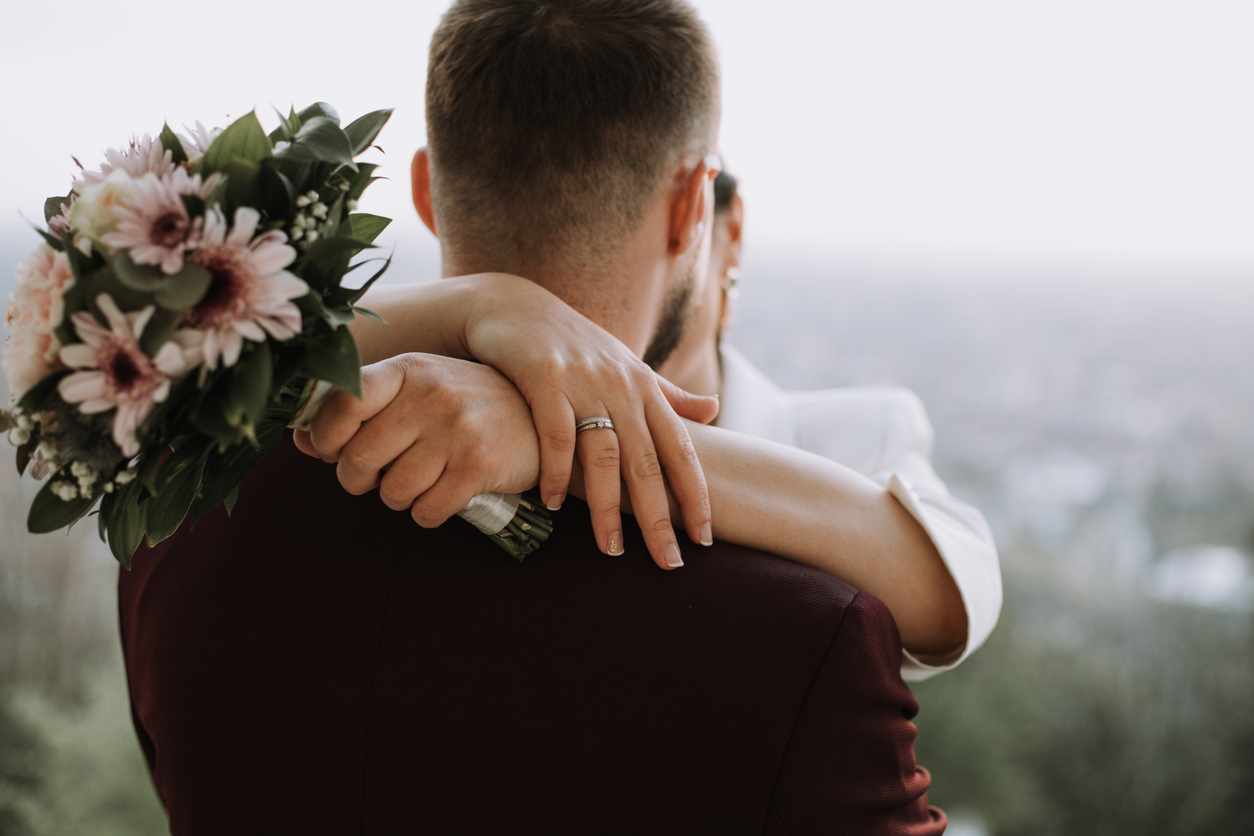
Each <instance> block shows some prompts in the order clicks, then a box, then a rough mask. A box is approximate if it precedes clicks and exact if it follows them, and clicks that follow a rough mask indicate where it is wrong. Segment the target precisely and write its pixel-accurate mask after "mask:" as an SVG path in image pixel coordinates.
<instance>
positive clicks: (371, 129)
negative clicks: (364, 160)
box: [344, 108, 392, 156]
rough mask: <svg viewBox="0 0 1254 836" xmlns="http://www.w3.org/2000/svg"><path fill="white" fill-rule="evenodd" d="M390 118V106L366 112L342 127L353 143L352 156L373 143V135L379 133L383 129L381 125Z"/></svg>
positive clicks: (375, 135)
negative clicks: (385, 108)
mask: <svg viewBox="0 0 1254 836" xmlns="http://www.w3.org/2000/svg"><path fill="white" fill-rule="evenodd" d="M390 118H392V110H391V108H389V109H387V110H376V111H374V112H373V113H367V114H366V115H365V116H362V117H361V118H360V119H354V120H353V121H352V122H350V123H349V125H348V127H347V128H345V129H344V133H346V134H348V138H349V141H351V142H352V143H353V155H354V156H356V155H357V154H360V153H361V152H362V151H365V150H366V149H367V148H369V147H370V146H371V145H372V144H373V143H374V140H375V137H377V136H378V135H379V131H381V130H383V126H384V125H386V124H387V122H388V119H390Z"/></svg>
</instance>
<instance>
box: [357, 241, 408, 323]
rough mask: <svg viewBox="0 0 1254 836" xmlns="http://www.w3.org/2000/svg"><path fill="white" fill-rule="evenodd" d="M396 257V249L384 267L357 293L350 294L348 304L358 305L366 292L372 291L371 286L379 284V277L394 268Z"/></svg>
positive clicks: (358, 289)
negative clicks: (393, 263) (393, 259)
mask: <svg viewBox="0 0 1254 836" xmlns="http://www.w3.org/2000/svg"><path fill="white" fill-rule="evenodd" d="M394 255H396V250H395V249H394V250H393V251H392V252H391V253H390V254H389V255H388V258H387V261H385V262H383V266H382V267H380V268H379V269H378V271H377V272H376V273H375V274H374V275H373V276H371V277H370V278H368V279H366V283H365V284H363V285H362V286H361V287H359V288H357V289H356V290H355V291H353V292H352V293H350V294H349V296H348V303H349V304H350V305H356V304H357V302H358V301H359V300H360V299H361V297H363V296H365V295H366V291H367V290H369V289H370V286H371V285H372V284H374V283H375V282H377V281H378V280H379V277H380V276H382V275H383V274H384V273H386V272H387V269H388V268H389V267H391V266H392V256H394ZM380 321H382V320H380Z"/></svg>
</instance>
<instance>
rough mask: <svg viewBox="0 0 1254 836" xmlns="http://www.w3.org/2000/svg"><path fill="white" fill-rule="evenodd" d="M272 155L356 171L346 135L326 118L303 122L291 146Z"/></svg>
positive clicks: (315, 117)
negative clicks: (328, 164) (340, 166)
mask: <svg viewBox="0 0 1254 836" xmlns="http://www.w3.org/2000/svg"><path fill="white" fill-rule="evenodd" d="M275 156H278V157H280V158H282V159H285V160H297V161H300V162H319V163H332V164H335V165H342V166H347V167H348V168H350V169H353V170H354V171H355V170H357V166H356V164H355V163H353V146H352V143H351V142H349V139H348V135H347V134H345V133H344V131H342V130H340V126H339V123H338V122H336V121H334V120H332V119H330V118H328V117H326V116H314V117H312V118H310V119H307V120H303V124H302V125H301V126H300V130H299V131H297V132H296V136H294V137H292V142H291V144H290V145H288V146H287V147H286V148H284V149H283V150H282V151H280V152H279V153H277V154H276V155H275Z"/></svg>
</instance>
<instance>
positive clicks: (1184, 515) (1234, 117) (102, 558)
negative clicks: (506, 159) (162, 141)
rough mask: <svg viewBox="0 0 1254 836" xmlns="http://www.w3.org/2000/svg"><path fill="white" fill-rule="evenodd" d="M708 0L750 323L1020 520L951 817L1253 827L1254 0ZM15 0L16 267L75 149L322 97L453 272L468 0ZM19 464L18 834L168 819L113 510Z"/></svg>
mask: <svg viewBox="0 0 1254 836" xmlns="http://www.w3.org/2000/svg"><path fill="white" fill-rule="evenodd" d="M694 2H695V5H697V6H698V8H699V9H700V11H701V13H702V15H703V16H704V17H705V18H706V19H707V21H708V22H709V24H710V27H711V29H712V31H713V33H714V36H715V39H716V40H717V42H718V44H719V48H720V53H721V58H722V63H723V70H724V73H723V75H724V112H723V123H722V140H721V143H722V147H721V149H720V150H721V151H722V153H723V154H724V157H725V159H726V160H727V162H728V163H729V165H730V167H731V170H732V171H733V172H734V173H735V174H736V175H737V176H738V177H739V178H740V179H741V183H742V186H743V189H742V191H743V194H744V195H745V199H746V201H747V206H748V209H747V215H748V222H747V227H746V230H747V231H746V236H747V247H748V249H747V256H746V263H745V269H744V273H745V281H744V284H743V288H744V290H743V294H742V296H741V298H740V304H739V314H738V320H739V321H738V324H737V325H736V326H735V327H734V328H733V330H732V334H731V339H732V341H733V342H735V343H736V344H737V345H739V346H740V347H741V348H742V349H743V350H744V351H745V353H746V354H747V355H748V356H749V357H750V358H751V359H753V360H754V361H756V362H758V363H759V364H760V365H761V367H762V368H763V369H764V370H765V371H767V372H768V373H769V374H770V375H771V376H772V377H774V378H775V379H776V380H777V381H779V382H780V383H781V384H782V385H784V386H785V387H788V388H816V387H828V386H846V385H861V384H871V383H874V384H896V385H904V386H908V387H910V388H912V389H914V390H916V391H917V392H918V393H919V394H920V395H921V396H922V398H923V400H924V403H925V404H926V405H927V407H928V409H929V413H930V415H931V418H932V422H933V424H934V426H935V429H936V434H937V444H936V465H937V469H938V470H939V471H940V473H941V475H942V476H943V477H945V478H946V479H947V480H948V482H949V484H950V486H951V488H952V489H953V490H954V492H955V493H957V494H959V495H960V496H962V497H964V498H966V499H968V500H969V501H971V502H972V503H974V504H975V505H976V506H977V507H979V508H981V509H982V510H983V511H984V512H985V514H986V515H987V517H988V518H989V521H990V523H991V524H992V526H993V529H994V532H995V535H996V537H997V541H998V544H999V546H1000V549H1001V555H1002V571H1003V576H1004V580H1005V590H1006V603H1005V607H1004V610H1003V614H1002V619H1001V623H1000V625H999V627H998V628H997V630H996V631H995V632H994V634H993V636H992V638H991V639H990V641H989V643H988V644H987V645H986V646H985V647H984V648H983V649H982V650H981V651H980V652H979V653H977V654H976V655H975V656H974V657H973V658H971V659H970V660H969V661H967V662H966V663H964V664H963V666H962V667H961V668H959V669H958V670H957V671H954V672H952V673H948V674H945V675H942V676H939V677H937V678H935V679H933V680H931V681H929V682H925V683H922V684H920V685H919V686H917V687H916V689H915V692H916V694H917V696H918V698H919V701H920V704H921V713H920V715H919V717H918V721H917V722H918V726H919V739H918V755H919V760H920V762H921V763H922V764H924V765H925V766H927V767H928V768H929V769H930V770H931V771H932V774H933V778H934V783H933V789H932V792H931V798H932V800H933V801H934V802H935V803H936V804H938V805H940V806H942V807H943V808H945V809H946V810H948V811H949V812H950V813H951V814H952V816H953V822H954V827H953V829H952V832H953V833H955V834H957V836H1016V835H1017V834H1045V835H1046V836H1054V834H1057V835H1058V836H1083V835H1084V834H1103V836H1105V834H1125V833H1128V834H1211V833H1214V834H1244V833H1254V714H1252V712H1251V711H1250V709H1251V707H1252V705H1254V699H1252V698H1251V694H1254V567H1252V564H1251V554H1252V553H1254V429H1252V428H1254V364H1252V363H1251V360H1252V359H1254V200H1251V196H1252V195H1254V155H1252V154H1251V153H1250V149H1251V148H1254V109H1251V108H1250V107H1249V102H1250V101H1251V100H1252V98H1254V6H1252V5H1251V4H1250V2H1249V0H1048V2H1046V0H1033V1H1032V2H1023V3H1005V2H1002V0H948V2H945V3H935V2H932V0H880V1H879V2H875V3H867V2H860V0H775V2H772V3H771V4H765V5H764V4H762V3H759V2H756V0H694ZM9 6H11V7H12V8H9V7H6V8H5V10H4V14H3V25H0V74H2V75H3V76H4V77H5V78H6V79H13V81H12V82H11V83H6V84H4V85H2V86H0V112H4V113H6V114H13V115H15V116H14V120H13V121H14V126H13V129H12V130H9V131H5V132H0V175H2V176H3V183H4V198H3V200H2V201H0V294H2V295H3V296H6V297H7V294H8V290H9V287H10V286H11V282H12V276H13V272H12V268H13V266H14V264H15V263H16V262H17V260H18V258H19V256H20V255H21V254H22V253H24V252H26V251H27V250H29V249H31V248H32V247H33V246H34V244H35V243H36V238H35V236H34V233H32V232H30V231H29V230H27V229H26V228H25V227H24V226H23V225H22V224H21V223H20V220H19V218H18V217H17V215H16V212H15V210H16V211H20V212H22V213H24V214H25V215H26V217H30V218H36V219H37V218H39V217H40V208H41V207H42V206H43V201H44V198H46V197H47V196H48V195H50V194H52V193H64V191H65V189H67V188H68V184H69V181H70V180H71V178H72V177H73V176H74V174H75V171H76V169H75V167H74V165H73V163H72V161H71V155H75V156H77V157H78V158H79V159H81V160H83V162H84V163H85V164H87V165H88V166H89V167H94V166H95V164H96V163H97V162H98V161H99V160H100V159H101V158H102V152H103V150H104V149H105V148H106V147H110V146H118V145H121V144H123V143H124V142H125V141H126V139H127V138H128V137H129V136H130V135H131V134H132V133H141V134H142V133H143V132H145V131H149V132H152V133H156V132H157V131H158V130H159V129H160V125H161V119H162V118H165V119H166V120H168V121H169V123H170V124H171V125H172V126H173V127H174V128H176V129H178V128H180V127H181V126H184V125H189V124H194V123H195V121H196V120H197V119H199V120H203V121H204V122H206V124H207V125H208V126H210V127H213V126H215V125H222V124H226V121H227V118H228V114H229V115H232V116H239V115H240V114H241V113H243V112H246V111H247V110H248V109H250V108H254V107H255V108H257V111H258V113H259V115H260V117H261V119H262V120H263V123H265V124H269V125H272V124H274V116H273V113H272V110H271V105H274V106H277V107H279V108H281V109H284V110H286V108H287V107H288V105H289V104H295V105H296V106H297V107H298V108H299V107H302V106H304V105H306V104H308V103H310V102H313V101H316V100H325V101H329V102H331V103H333V104H334V105H335V106H336V107H338V108H339V109H340V112H341V113H342V114H343V115H344V116H345V117H347V118H350V119H351V118H353V117H355V116H357V115H360V114H362V113H365V112H367V111H370V110H373V109H376V108H381V107H397V111H396V113H395V115H394V117H393V120H392V122H391V124H390V125H389V126H388V128H387V129H386V130H385V132H384V133H383V134H382V136H381V137H380V144H381V145H382V146H383V147H384V148H385V149H386V150H387V152H388V153H386V154H385V153H383V152H382V151H379V152H372V153H375V154H376V156H375V159H374V161H376V162H380V163H381V164H383V166H384V168H383V169H382V173H383V174H386V175H388V176H390V177H391V179H390V180H386V181H383V182H380V183H378V184H376V186H374V187H372V189H371V191H370V192H369V193H368V194H367V196H366V198H365V200H364V201H363V207H362V208H363V209H365V210H366V211H371V212H375V213H377V214H381V215H387V216H390V217H395V218H396V223H395V224H394V225H393V226H392V227H391V228H390V229H389V230H388V232H387V233H385V236H384V239H385V240H392V241H395V242H396V243H397V260H396V262H395V266H394V267H393V269H392V271H391V273H390V277H391V278H392V279H393V280H403V279H431V278H434V277H435V271H436V269H437V256H436V252H435V245H434V243H433V242H432V241H431V240H430V238H429V237H428V236H427V234H426V233H425V231H424V230H423V229H422V228H421V226H420V224H419V223H418V221H417V218H416V217H415V215H414V213H413V212H412V210H411V209H410V208H409V205H408V201H409V198H408V192H409V188H408V187H409V181H408V173H407V172H408V167H407V164H408V160H409V155H410V154H411V153H412V151H413V150H414V149H415V148H416V147H418V145H420V144H421V142H422V137H423V136H424V134H425V126H424V123H423V115H422V106H421V98H422V96H421V91H422V79H423V78H424V77H425V45H426V43H427V40H428V38H429V35H430V32H431V31H432V29H433V28H434V26H435V24H436V21H437V20H438V18H439V15H440V14H441V13H442V12H443V11H444V9H445V8H447V6H448V0H368V2H366V3H360V4H356V5H355V6H354V7H353V9H352V10H351V13H352V15H353V19H352V20H351V21H350V20H348V18H347V17H346V15H347V14H348V12H346V10H345V7H344V6H343V4H340V3H335V2H333V0H306V2H303V3H302V4H301V5H300V9H299V12H298V13H294V12H293V9H292V7H291V6H290V5H288V4H264V3H263V4H258V3H256V2H254V0H215V3H214V4H213V14H205V13H204V11H203V10H202V9H199V8H193V7H190V6H188V7H175V6H171V5H170V4H168V3H161V2H159V0H132V2H131V3H129V4H128V5H127V6H126V8H125V9H124V10H120V11H118V12H117V13H113V14H101V13H100V10H99V4H98V3H95V2H93V0H61V2H58V3H23V4H9ZM241 20H247V21H248V25H247V26H241V25H240V24H239V21H241ZM330 27H336V29H335V30H334V31H337V32H339V31H343V32H351V33H352V35H351V36H350V37H347V38H342V39H341V40H340V41H337V42H336V45H334V46H332V45H331V44H330V41H329V40H328V38H327V32H328V29H329V28H330ZM276 32H282V33H283V36H282V39H281V40H282V43H283V44H284V45H286V46H287V47H288V48H279V49H276V48H275V43H276V41H275V33H276ZM172 33H177V35H176V36H172ZM204 44H217V45H223V44H225V45H229V51H230V52H231V54H232V55H235V56H246V57H247V60H233V61H227V62H217V63H216V64H213V71H212V72H204V71H201V66H202V65H204V62H203V61H201V60H200V59H198V58H195V59H194V60H193V59H189V56H196V55H197V52H196V50H197V49H199V48H201V45H204ZM49 55H56V56H57V58H56V60H49ZM154 68H162V69H161V71H154ZM167 70H168V71H167ZM30 79H37V81H32V80H30ZM85 80H86V81H89V83H88V84H84V82H85ZM50 90H56V91H60V92H62V93H63V94H64V95H49V93H48V91H50ZM0 399H3V402H5V403H7V393H4V392H2V391H0ZM6 461H11V459H8V457H7V456H6V455H4V445H3V444H0V836H7V834H58V836H64V835H66V834H88V833H90V834H113V833H117V834H144V833H149V832H151V833H160V832H164V831H165V824H164V818H163V815H162V813H161V810H160V807H159V805H158V804H157V802H156V799H155V797H154V795H153V792H152V789H151V784H150V781H149V779H148V776H147V773H146V770H145V768H144V765H143V761H142V758H141V756H140V754H139V749H138V746H137V744H136V742H135V739H134V735H133V732H132V731H131V728H130V719H129V716H128V705H127V698H126V690H125V682H124V679H123V677H122V674H121V663H120V654H119V649H118V640H117V627H116V614H115V611H114V609H115V601H114V584H115V581H116V576H117V571H118V570H117V568H116V566H115V564H114V563H113V561H112V560H111V559H110V558H109V557H108V555H107V552H106V551H105V550H103V549H102V548H101V546H100V544H99V543H98V542H97V541H96V540H95V535H94V531H92V530H90V526H80V527H79V528H78V529H76V530H75V531H73V532H71V533H70V534H69V535H68V536H66V535H63V534H58V535H46V536H42V537H31V536H29V535H27V534H26V533H25V524H24V520H25V513H26V507H27V504H28V502H29V500H30V497H31V496H32V495H33V492H34V487H35V486H34V484H33V483H31V482H30V481H29V480H25V481H24V482H22V483H19V482H18V480H17V479H16V476H15V474H14V472H13V469H12V467H11V466H10V465H8V464H6Z"/></svg>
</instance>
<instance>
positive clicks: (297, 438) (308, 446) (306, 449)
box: [292, 430, 321, 459]
mask: <svg viewBox="0 0 1254 836" xmlns="http://www.w3.org/2000/svg"><path fill="white" fill-rule="evenodd" d="M292 441H293V442H295V444H296V449H297V450H299V451H301V452H302V453H304V454H305V455H306V456H313V457H314V458H315V459H317V458H321V457H320V456H319V455H318V451H317V449H315V448H314V446H313V442H312V441H310V440H309V433H308V432H307V431H305V430H296V431H294V432H293V433H292Z"/></svg>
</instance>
